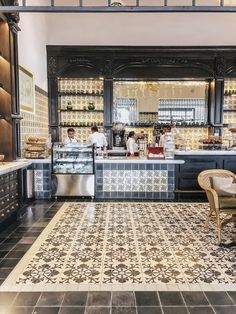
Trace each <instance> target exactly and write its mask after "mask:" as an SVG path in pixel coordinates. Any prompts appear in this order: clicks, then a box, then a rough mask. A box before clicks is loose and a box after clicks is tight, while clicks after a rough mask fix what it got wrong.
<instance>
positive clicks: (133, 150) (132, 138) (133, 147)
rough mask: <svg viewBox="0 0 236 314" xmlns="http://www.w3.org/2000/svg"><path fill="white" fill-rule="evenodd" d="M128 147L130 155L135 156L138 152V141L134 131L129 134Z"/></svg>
mask: <svg viewBox="0 0 236 314" xmlns="http://www.w3.org/2000/svg"><path fill="white" fill-rule="evenodd" d="M126 147H127V150H128V155H129V156H135V155H137V154H138V145H137V143H136V134H135V132H134V131H130V132H129V135H128V140H127V142H126Z"/></svg>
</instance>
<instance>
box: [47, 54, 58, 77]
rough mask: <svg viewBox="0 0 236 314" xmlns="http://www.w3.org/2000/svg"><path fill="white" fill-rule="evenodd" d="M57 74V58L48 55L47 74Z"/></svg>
mask: <svg viewBox="0 0 236 314" xmlns="http://www.w3.org/2000/svg"><path fill="white" fill-rule="evenodd" d="M56 74H57V58H56V57H49V58H48V75H49V76H54V75H56Z"/></svg>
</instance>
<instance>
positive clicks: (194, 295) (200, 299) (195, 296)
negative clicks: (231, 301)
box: [182, 291, 209, 306]
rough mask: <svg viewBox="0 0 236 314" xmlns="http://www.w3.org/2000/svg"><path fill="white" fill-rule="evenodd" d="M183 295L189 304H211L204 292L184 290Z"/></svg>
mask: <svg viewBox="0 0 236 314" xmlns="http://www.w3.org/2000/svg"><path fill="white" fill-rule="evenodd" d="M182 295H183V297H184V300H185V302H186V304H187V305H190V306H191V305H192V306H194V305H209V302H208V301H207V299H206V297H205V295H204V293H203V292H200V291H198V292H191V291H184V292H182Z"/></svg>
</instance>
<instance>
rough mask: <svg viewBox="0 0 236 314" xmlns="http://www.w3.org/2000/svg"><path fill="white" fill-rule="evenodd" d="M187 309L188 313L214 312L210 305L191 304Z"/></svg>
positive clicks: (212, 313) (204, 313) (209, 313)
mask: <svg viewBox="0 0 236 314" xmlns="http://www.w3.org/2000/svg"><path fill="white" fill-rule="evenodd" d="M188 310H189V313H190V314H214V311H213V309H212V307H211V306H192V307H188Z"/></svg>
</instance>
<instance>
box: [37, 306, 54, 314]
mask: <svg viewBox="0 0 236 314" xmlns="http://www.w3.org/2000/svg"><path fill="white" fill-rule="evenodd" d="M59 311H60V308H59V307H45V306H43V307H35V308H34V311H33V314H58V313H59Z"/></svg>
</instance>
